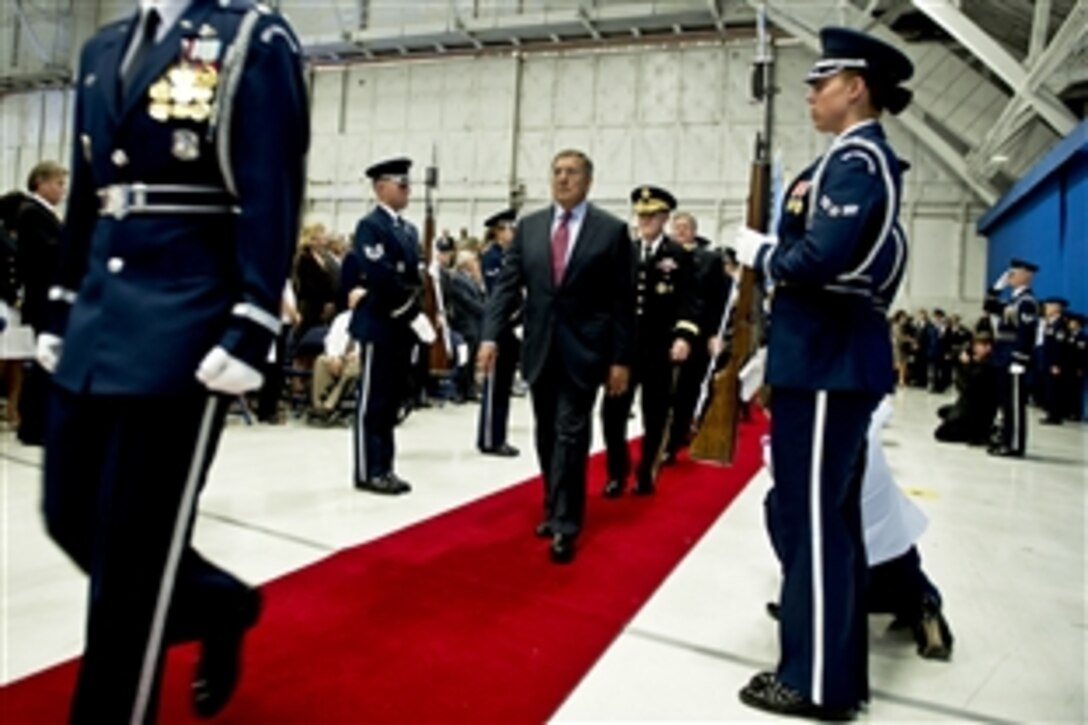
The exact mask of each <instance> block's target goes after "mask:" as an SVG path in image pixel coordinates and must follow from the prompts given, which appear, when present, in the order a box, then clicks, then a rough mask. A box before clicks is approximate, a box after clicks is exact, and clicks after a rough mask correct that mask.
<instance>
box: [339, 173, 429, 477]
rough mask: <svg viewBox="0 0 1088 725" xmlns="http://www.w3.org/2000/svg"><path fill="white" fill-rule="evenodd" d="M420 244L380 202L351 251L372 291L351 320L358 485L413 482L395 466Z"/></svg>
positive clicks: (416, 305) (419, 280)
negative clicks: (355, 346)
mask: <svg viewBox="0 0 1088 725" xmlns="http://www.w3.org/2000/svg"><path fill="white" fill-rule="evenodd" d="M405 173H406V171H405ZM419 252H420V245H419V238H418V236H417V234H416V231H415V228H414V227H413V226H412V225H410V224H408V223H407V222H405V221H404V220H403V219H402V218H401V217H400V216H399V215H398V214H396V213H395V212H393V211H392V210H391V209H389V208H388V207H386V206H383V205H379V206H378V207H376V208H375V209H374V210H373V211H372V212H371V213H370V214H368V215H367V216H365V217H363V218H362V219H361V220H360V221H359V224H358V226H357V227H356V229H355V242H354V246H353V247H352V254H353V255H354V257H355V259H356V261H357V263H358V268H359V269H360V270H361V274H362V279H363V286H365V288H366V291H367V293H366V296H365V297H363V299H362V300H361V301H360V302H359V304H358V305H357V306H356V307H355V310H354V311H353V313H352V317H351V328H350V329H351V335H352V337H353V338H355V339H356V340H358V342H359V348H360V353H359V354H360V360H361V365H360V375H359V398H358V400H359V402H358V405H357V409H356V414H355V427H354V428H355V429H354V433H355V435H354V437H353V445H354V469H355V486H356V487H357V488H367V489H371V490H375V491H379V492H381V493H405V492H407V490H408V485H407V484H406V483H405V482H404V481H403V480H401V479H399V478H398V477H397V476H396V474H395V472H394V470H393V455H394V442H393V428H394V426H396V423H397V410H398V408H399V407H400V404H401V401H403V400H404V396H405V385H406V383H407V382H408V375H407V370H408V367H409V365H410V364H411V356H412V349H413V347H415V345H416V341H417V338H416V335H415V333H414V332H413V331H412V327H411V323H412V321H413V320H414V319H415V318H416V316H417V315H419V314H420V311H421V307H420V301H421V299H422V290H423V277H422V271H421V260H420V254H419ZM354 266H355V265H351V267H352V268H354ZM345 268H349V267H348V266H347V265H345ZM356 284H358V280H351V281H350V283H349V281H348V280H345V285H346V286H348V287H349V288H350V287H352V286H355V285H356Z"/></svg>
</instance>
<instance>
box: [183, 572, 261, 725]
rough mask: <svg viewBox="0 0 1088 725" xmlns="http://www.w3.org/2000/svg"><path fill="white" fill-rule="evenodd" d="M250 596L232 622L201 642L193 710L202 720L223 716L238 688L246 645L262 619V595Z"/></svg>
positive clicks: (225, 624)
mask: <svg viewBox="0 0 1088 725" xmlns="http://www.w3.org/2000/svg"><path fill="white" fill-rule="evenodd" d="M249 595H250V596H248V597H247V601H246V602H245V603H244V604H242V605H241V606H240V607H239V608H238V610H237V611H235V612H233V613H232V614H231V616H230V617H229V618H228V621H226V622H224V623H223V625H222V626H221V627H220V628H218V629H216V631H214V632H211V633H209V634H208V635H206V636H205V637H204V639H203V640H202V641H201V646H200V660H199V661H198V662H197V665H196V672H195V673H194V675H193V710H195V711H196V714H197V715H198V716H199V717H202V718H211V717H215V716H216V715H217V714H219V712H220V711H221V710H222V709H223V708H224V707H226V705H227V703H228V702H230V698H231V695H233V694H234V690H235V688H236V687H237V685H238V679H239V675H240V674H241V669H242V642H243V641H244V640H245V636H246V632H248V631H249V629H250V628H251V627H252V626H253V625H254V624H256V623H257V619H258V618H259V617H260V615H261V594H260V592H258V591H257V590H255V589H254V590H252V591H251V592H249Z"/></svg>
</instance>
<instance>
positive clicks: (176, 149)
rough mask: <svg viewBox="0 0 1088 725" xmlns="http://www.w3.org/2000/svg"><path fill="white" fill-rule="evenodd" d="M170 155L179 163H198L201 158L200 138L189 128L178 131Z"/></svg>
mask: <svg viewBox="0 0 1088 725" xmlns="http://www.w3.org/2000/svg"><path fill="white" fill-rule="evenodd" d="M170 153H172V154H173V155H174V158H176V159H178V160H179V161H196V160H197V159H198V158H200V137H199V136H197V135H196V133H195V132H194V131H192V130H190V129H188V128H179V129H176V130H175V131H174V139H173V143H172V144H171V146H170Z"/></svg>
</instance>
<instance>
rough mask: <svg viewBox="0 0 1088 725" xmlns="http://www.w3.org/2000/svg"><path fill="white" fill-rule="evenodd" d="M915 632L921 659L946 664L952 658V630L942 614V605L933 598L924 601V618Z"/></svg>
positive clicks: (915, 627) (917, 623)
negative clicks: (940, 661) (939, 661)
mask: <svg viewBox="0 0 1088 725" xmlns="http://www.w3.org/2000/svg"><path fill="white" fill-rule="evenodd" d="M913 631H914V641H915V643H916V644H917V645H918V655H919V656H920V657H922V658H923V659H927V660H942V661H945V662H947V661H948V660H950V659H951V658H952V642H953V638H952V630H951V629H950V628H949V627H948V621H947V620H946V619H945V618H944V615H943V614H942V613H941V605H940V603H939V602H938V601H937V600H936V599H934V598H933V597H931V596H926V597H925V598H924V599H923V600H922V617H921V619H919V620H918V622H916V623H915V625H914V627H913Z"/></svg>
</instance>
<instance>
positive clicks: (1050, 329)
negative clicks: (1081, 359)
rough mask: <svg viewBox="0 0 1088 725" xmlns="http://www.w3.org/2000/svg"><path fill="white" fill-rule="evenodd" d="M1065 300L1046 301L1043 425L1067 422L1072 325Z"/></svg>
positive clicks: (1042, 358)
mask: <svg viewBox="0 0 1088 725" xmlns="http://www.w3.org/2000/svg"><path fill="white" fill-rule="evenodd" d="M1068 306H1069V301H1068V300H1066V299H1065V298H1064V297H1049V298H1047V299H1045V300H1043V343H1042V345H1040V350H1039V352H1040V355H1039V358H1040V360H1039V371H1040V373H1041V375H1042V378H1043V380H1042V386H1041V387H1042V393H1043V409H1044V410H1045V411H1046V417H1045V418H1043V419H1042V420H1040V421H1039V422H1040V423H1042V424H1043V425H1061V424H1062V420H1063V419H1064V418H1065V409H1066V399H1065V396H1066V394H1067V390H1066V388H1067V387H1068V385H1066V371H1067V370H1068V368H1069V358H1070V355H1069V322H1068V319H1067V318H1066V315H1065V309H1066V307H1068Z"/></svg>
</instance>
